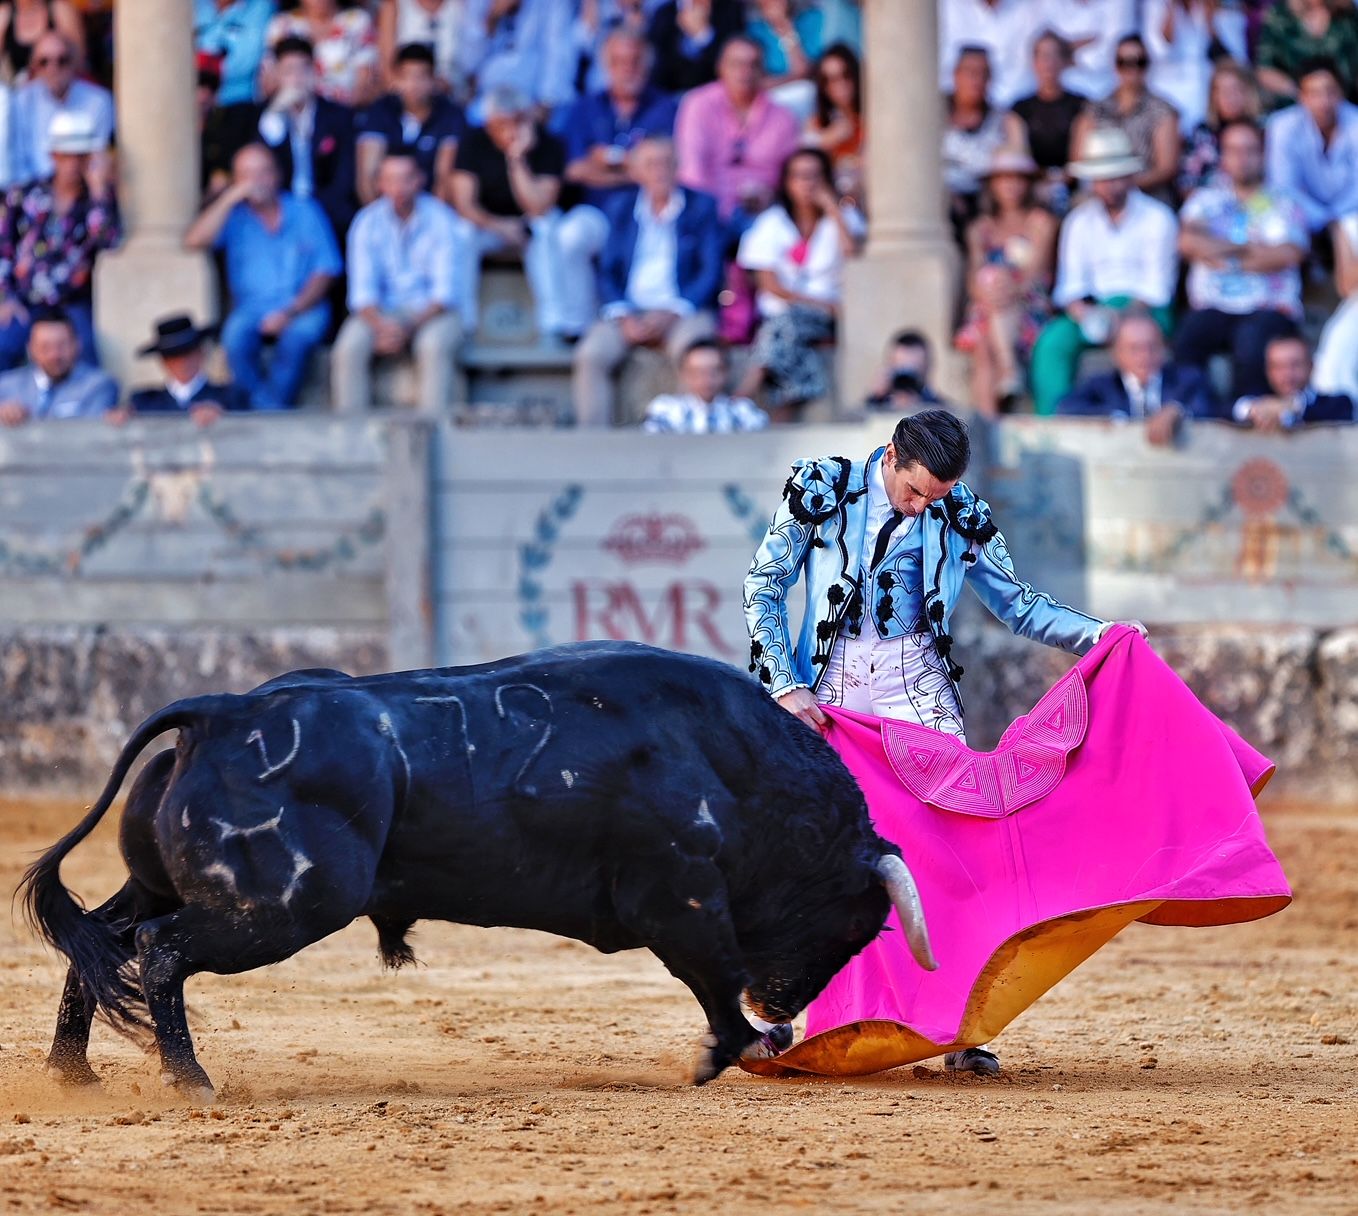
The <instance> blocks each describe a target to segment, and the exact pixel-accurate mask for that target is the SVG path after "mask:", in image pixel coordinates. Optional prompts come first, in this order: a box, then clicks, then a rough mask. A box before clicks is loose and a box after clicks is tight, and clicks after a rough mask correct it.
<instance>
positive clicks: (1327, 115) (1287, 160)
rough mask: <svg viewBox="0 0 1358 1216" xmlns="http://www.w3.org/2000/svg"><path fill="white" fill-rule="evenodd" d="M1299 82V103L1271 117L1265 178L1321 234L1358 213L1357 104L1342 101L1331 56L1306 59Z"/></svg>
mask: <svg viewBox="0 0 1358 1216" xmlns="http://www.w3.org/2000/svg"><path fill="white" fill-rule="evenodd" d="M1298 80H1299V89H1300V93H1299V96H1298V104H1297V105H1294V106H1288V107H1287V109H1285V110H1279V111H1278V112H1277V113H1276V114H1274V115H1273V117H1272V118H1270V119H1269V120H1268V128H1267V139H1266V140H1265V144H1266V147H1267V158H1266V159H1267V172H1266V178H1267V181H1268V188H1269V189H1270V190H1272V191H1275V192H1276V193H1279V194H1284V195H1287V196H1288V197H1289V198H1291V199H1292V200H1293V201H1294V202H1296V203H1297V204H1298V205H1299V206H1300V207H1301V209H1302V212H1303V214H1305V216H1306V223H1307V226H1308V227H1309V228H1310V229H1311V231H1312V232H1319V231H1320V230H1321V229H1323V228H1326V227H1328V226H1329V225H1330V224H1332V223H1334V222H1335V221H1336V220H1342V219H1343V218H1344V217H1345V216H1346V215H1352V214H1353V213H1354V212H1358V106H1355V105H1353V104H1352V103H1351V102H1348V101H1345V100H1344V91H1343V89H1342V87H1341V86H1340V83H1339V69H1338V68H1337V67H1336V66H1335V64H1334V61H1333V60H1330V59H1319V58H1318V59H1311V60H1308V61H1306V62H1305V63H1303V64H1302V65H1301V67H1300V68H1299V69H1298Z"/></svg>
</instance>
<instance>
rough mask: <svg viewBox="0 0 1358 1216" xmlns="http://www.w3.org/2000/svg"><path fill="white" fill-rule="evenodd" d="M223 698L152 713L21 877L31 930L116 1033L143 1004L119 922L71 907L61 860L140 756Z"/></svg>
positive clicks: (136, 1018) (132, 1029)
mask: <svg viewBox="0 0 1358 1216" xmlns="http://www.w3.org/2000/svg"><path fill="white" fill-rule="evenodd" d="M225 700H226V698H225V697H221V696H208V697H194V698H192V699H189V700H184V701H176V702H175V703H174V704H173V705H167V706H166V707H165V708H164V709H162V710H160V711H159V712H158V713H154V714H152V715H151V716H150V717H149V718H147V719H146V721H145V722H143V723H142V724H141V725H140V726H138V727H137V729H136V730H135V731H133V732H132V737H131V738H130V739H128V741H127V743H126V744H125V745H124V747H123V750H122V752H121V753H120V754H119V756H118V760H117V762H116V763H115V764H114V766H113V772H112V773H110V774H109V779H108V783H107V784H106V785H105V786H104V790H103V792H102V793H101V794H100V795H99V800H98V801H97V802H96V803H95V804H94V805H93V806H92V807H90V809H89V812H88V814H86V816H85V818H84V819H82V820H81V821H80V822H79V823H78V824H76V825H75V827H73V828H72V829H71V830H70V831H69V832H67V833H66V835H65V836H63V837H62V838H61V839H60V840H58V841H57V842H56V844H54V845H53V846H52V847H51V848H50V849H48V850H47V852H45V853H44V854H43V855H42V856H41V857H39V858H38V860H37V861H35V862H34V863H33V864H32V865H31V866H29V867H28V869H27V870H26V871H25V872H24V877H23V881H22V882H21V883H20V884H19V889H18V891H17V892H16V895H17V897H18V898H19V899H20V900H22V903H23V909H24V918H25V919H26V920H27V921H28V923H29V925H30V926H31V927H32V929H33V931H34V932H35V933H36V934H38V936H40V937H42V938H43V939H44V940H45V941H46V942H47V943H48V944H49V945H51V946H52V947H54V948H55V949H56V950H58V951H59V952H60V953H62V954H64V955H65V956H66V958H67V959H68V960H69V961H70V963H71V966H72V967H73V968H74V969H75V973H76V975H77V976H78V977H79V978H80V984H81V987H82V988H83V989H84V992H85V996H86V999H90V1000H93V1001H94V1003H95V1005H96V1006H97V1008H98V1010H99V1011H100V1012H101V1013H103V1014H104V1016H105V1017H106V1018H108V1020H109V1022H110V1023H111V1024H112V1025H113V1026H114V1027H115V1028H116V1029H118V1030H122V1031H125V1032H129V1033H136V1032H137V1031H138V1030H139V1029H144V1028H145V1027H146V1025H147V1022H146V1018H145V1016H144V1015H143V1014H142V1012H141V1011H142V1009H143V1008H144V1007H145V1002H144V1000H143V998H142V994H141V987H140V985H139V984H138V983H137V980H136V976H135V971H134V969H133V968H132V967H131V965H130V964H129V963H128V959H127V951H126V950H125V949H124V948H123V947H122V946H120V944H119V941H118V938H119V936H120V934H121V933H122V932H124V931H125V930H126V926H125V925H120V924H116V923H113V922H111V921H109V920H107V919H105V918H104V917H101V916H98V915H96V914H94V913H91V912H86V911H85V910H84V908H83V907H82V906H81V905H80V904H79V903H77V902H76V900H75V898H74V897H73V896H72V895H71V893H70V891H68V890H67V889H66V887H65V886H64V885H63V884H62V881H61V863H62V861H63V860H64V859H65V858H66V855H67V854H68V853H70V852H71V850H72V849H74V848H75V847H76V845H78V844H79V843H80V842H81V841H82V840H84V839H85V837H87V836H88V835H89V834H90V833H91V832H92V831H94V829H95V827H96V826H97V824H98V823H99V821H100V820H101V819H102V818H103V817H104V815H105V814H106V813H107V812H108V809H109V807H110V806H112V805H113V800H114V799H115V798H116V797H117V796H118V791H119V789H120V788H121V787H122V784H123V781H124V780H125V779H126V778H127V774H128V771H129V770H130V769H131V768H132V765H133V763H134V762H135V761H136V759H137V757H138V755H140V754H141V752H142V750H143V749H144V748H145V747H146V745H147V744H148V743H150V742H151V741H152V740H153V739H154V738H155V737H156V736H157V735H160V734H163V733H164V732H165V731H167V730H173V729H175V728H176V727H182V726H188V725H190V724H191V723H193V722H194V721H196V720H199V719H200V718H201V717H202V715H203V714H204V713H205V712H208V711H210V710H212V709H214V708H218V707H220V706H221V705H222V704H223V703H224V702H225Z"/></svg>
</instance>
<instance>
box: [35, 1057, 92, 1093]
mask: <svg viewBox="0 0 1358 1216" xmlns="http://www.w3.org/2000/svg"><path fill="white" fill-rule="evenodd" d="M47 1075H48V1076H49V1077H51V1078H52V1080H54V1081H56V1082H57V1084H58V1085H67V1086H71V1087H72V1088H74V1087H77V1086H88V1085H99V1084H100V1081H99V1074H98V1073H97V1072H95V1071H94V1069H92V1068H91V1067H90V1066H89V1062H88V1061H87V1060H79V1061H74V1060H72V1061H67V1062H64V1063H63V1062H62V1061H60V1060H48V1061H47Z"/></svg>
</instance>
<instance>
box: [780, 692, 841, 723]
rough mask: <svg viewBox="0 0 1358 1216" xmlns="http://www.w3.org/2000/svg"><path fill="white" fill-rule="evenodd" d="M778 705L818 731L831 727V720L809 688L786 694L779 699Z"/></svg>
mask: <svg viewBox="0 0 1358 1216" xmlns="http://www.w3.org/2000/svg"><path fill="white" fill-rule="evenodd" d="M778 704H779V705H781V706H782V707H783V708H784V709H785V710H787V712H788V713H790V714H792V715H793V716H794V717H797V718H800V719H801V720H802V721H803V722H805V723H806V724H807V726H810V727H813V728H815V729H816V730H824V729H825V727H826V726H828V725H829V719H828V718H827V717H826V716H825V712H824V711H823V710H822V709H821V707H820V704H819V702H817V700H816V698H815V697H814V696H813V695H812V693H811V690H810V689H809V688H794V689H793V690H792V691H791V692H785V693H784V694H783V695H782V696H781V697H779V698H778Z"/></svg>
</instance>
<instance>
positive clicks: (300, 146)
mask: <svg viewBox="0 0 1358 1216" xmlns="http://www.w3.org/2000/svg"><path fill="white" fill-rule="evenodd" d="M112 29H113V25H112V21H111V8H110V7H109V6H107V5H105V4H101V3H99V2H98V0H86V2H85V3H80V2H78V0H75V2H73V0H5V2H4V3H3V4H0V80H2V81H3V83H2V84H0V186H2V187H3V188H4V195H3V202H2V203H0V373H2V374H0V423H3V424H5V425H10V426H14V425H21V424H23V423H25V422H27V421H30V420H33V419H46V418H61V417H80V416H87V415H90V414H107V416H108V417H109V418H110V419H111V420H112V421H115V422H117V421H120V420H122V419H125V418H127V417H130V416H132V415H133V414H135V413H137V412H148V411H149V412H178V413H183V414H185V415H186V416H191V417H193V418H194V419H195V420H196V421H198V422H199V423H203V424H206V423H209V422H211V421H212V420H213V419H214V418H216V417H217V416H219V415H220V414H221V413H222V412H224V411H234V410H278V409H291V408H296V407H297V406H298V405H299V403H301V402H303V401H304V400H305V399H306V398H307V391H308V390H307V386H308V384H311V383H313V382H314V381H315V379H316V376H317V367H318V366H321V365H327V370H328V376H327V377H326V378H325V379H326V381H327V383H328V389H327V391H326V393H325V396H326V399H327V404H328V405H329V407H330V408H333V409H334V410H336V411H339V412H344V413H356V412H362V411H366V410H368V409H370V408H372V405H373V402H374V399H375V396H377V395H378V394H376V393H375V389H374V379H373V369H374V367H375V366H377V365H379V364H381V363H382V362H383V361H395V360H409V361H411V362H412V363H413V365H414V371H415V380H416V384H417V391H416V395H415V399H414V401H413V403H412V404H414V405H415V406H416V408H419V409H422V410H424V411H427V412H429V413H434V414H437V413H441V412H445V411H446V410H447V409H448V407H449V405H450V403H453V402H457V401H459V400H460V398H461V397H462V396H463V395H464V394H465V384H464V381H463V380H462V376H461V370H460V369H461V367H462V365H463V363H464V361H465V358H466V355H467V352H468V351H469V350H470V349H471V348H472V347H473V346H474V344H475V343H476V342H477V340H478V334H480V333H481V331H482V329H483V328H484V326H483V318H482V317H481V315H480V313H481V310H482V301H483V297H484V293H483V289H482V286H483V285H482V282H481V278H482V269H483V266H488V265H490V266H495V267H498V268H504V267H509V268H511V269H512V272H513V273H515V274H518V275H521V276H522V279H523V281H524V283H525V284H526V291H527V298H529V299H530V300H531V305H530V307H531V312H532V318H533V322H534V326H533V329H534V335H535V336H534V338H533V346H534V350H535V351H536V352H537V355H536V356H535V357H538V356H540V357H541V358H543V359H546V360H551V359H557V360H559V361H560V362H562V363H563V364H564V365H566V366H568V367H569V369H570V378H571V392H570V403H571V410H570V415H571V417H572V420H573V421H574V423H575V424H576V425H579V426H595V427H601V426H610V425H641V426H644V427H645V428H646V429H649V430H653V431H694V430H714V431H729V430H743V429H752V428H760V427H764V426H768V425H770V424H783V423H790V422H796V421H798V420H800V419H801V418H803V417H804V416H806V414H807V411H808V407H809V406H811V405H812V404H813V403H815V402H817V401H822V400H824V399H826V398H827V397H831V396H833V395H834V393H835V387H834V379H833V360H832V352H833V349H834V342H835V338H836V324H837V318H838V314H839V305H840V300H841V293H842V282H843V273H844V267H845V264H846V261H847V260H848V259H851V258H854V257H856V256H858V255H859V254H860V253H861V251H862V248H863V244H864V241H865V238H866V235H867V232H868V228H869V225H870V224H871V221H872V214H873V212H872V184H871V181H870V180H867V176H868V175H867V174H865V171H864V170H865V164H864V148H865V141H867V140H870V139H871V137H872V133H871V132H870V131H867V130H865V124H864V106H863V103H862V74H863V56H864V48H863V45H862V42H863V38H862V20H861V13H860V11H859V7H858V5H857V4H856V3H855V2H854V0H374V2H372V3H340V2H339V0H293V2H292V3H286V2H285V3H280V4H275V3H274V0H195V4H194V42H195V45H196V56H197V59H196V71H197V107H198V115H197V118H198V126H199V130H200V133H201V190H202V210H201V212H200V213H199V215H198V216H197V218H196V220H195V221H194V222H193V223H192V225H191V226H190V228H189V230H188V232H187V233H186V235H185V238H184V239H185V243H186V245H187V246H188V247H189V248H191V249H197V250H204V251H211V253H212V254H213V256H214V257H215V258H216V260H217V264H218V267H219V272H220V275H221V285H222V297H223V301H224V303H223V310H222V322H221V324H220V326H207V325H205V324H203V322H204V321H205V318H196V317H192V316H189V315H187V314H186V313H185V311H184V308H185V305H184V303H183V302H182V301H176V300H173V299H166V300H165V301H164V302H163V304H164V308H163V312H164V317H163V319H162V320H161V322H160V323H159V324H158V325H157V326H156V329H155V332H154V333H153V334H148V335H147V337H148V342H147V345H146V346H145V347H144V348H143V353H147V354H153V355H156V356H158V357H159V359H160V361H161V363H162V365H163V368H164V377H163V381H162V382H160V383H156V384H154V385H145V386H132V385H118V384H116V383H114V382H113V381H112V380H111V379H110V377H109V376H108V375H106V374H105V373H104V372H102V371H101V370H100V369H99V367H98V341H97V335H96V333H95V328H94V322H93V317H92V309H91V285H92V280H93V274H94V267H95V263H96V261H97V259H98V258H99V257H100V256H101V255H102V254H103V253H104V252H105V251H107V250H109V249H111V248H113V247H115V246H116V245H117V243H118V242H119V239H120V231H121V225H120V219H119V211H118V202H117V196H118V185H117V181H118V167H117V117H116V114H115V106H114V101H113V96H112V93H111V91H110V90H111V86H112V73H113V68H114V63H115V47H114V46H113V45H112ZM938 29H939V48H938V49H939V72H940V80H941V82H942V84H943V87H944V91H945V95H944V96H943V97H942V98H941V99H940V102H939V104H940V105H941V106H942V107H943V110H944V114H943V121H942V130H943V137H942V144H941V147H940V149H939V154H940V160H941V186H942V188H943V189H944V190H945V191H946V195H947V202H946V214H947V216H948V219H949V222H950V225H951V230H952V234H953V238H954V240H955V242H956V246H957V250H958V255H959V256H958V265H959V268H960V269H959V291H958V298H959V299H960V301H961V306H960V307H959V309H958V315H957V317H956V318H955V321H956V326H955V338H954V343H953V345H954V350H953V351H950V352H949V351H937V350H931V349H930V346H929V343H928V342H927V341H926V340H925V339H924V337H923V336H922V335H921V334H920V333H919V332H918V331H914V330H909V329H905V330H902V331H901V332H900V333H898V334H897V335H896V336H895V337H894V338H893V340H892V342H891V344H890V349H889V350H888V351H887V352H886V353H885V357H884V360H883V364H882V368H881V370H880V374H879V377H878V383H877V385H876V387H875V390H874V392H873V393H872V395H871V396H870V398H869V400H868V401H867V402H865V403H863V405H864V407H865V408H868V409H890V410H893V411H900V410H904V409H908V408H911V407H912V406H914V405H918V404H920V403H924V404H933V403H936V402H938V401H939V400H940V395H939V393H938V391H937V389H936V388H935V386H934V381H935V378H936V376H937V371H938V368H939V366H940V365H941V364H942V361H943V360H945V359H950V358H957V359H962V360H965V369H966V370H965V373H964V382H965V383H966V384H967V385H968V392H967V393H966V394H955V395H956V396H962V397H964V399H963V400H961V401H959V404H960V405H962V406H964V407H971V408H974V409H976V410H978V411H980V412H982V413H984V414H988V415H994V414H999V413H1009V412H1015V411H1035V412H1036V413H1038V414H1043V415H1047V414H1056V413H1073V414H1086V415H1104V416H1115V417H1126V418H1129V419H1135V420H1137V421H1138V422H1144V424H1145V426H1146V428H1147V434H1148V435H1149V437H1150V438H1151V440H1152V441H1153V442H1157V443H1159V442H1169V441H1170V440H1171V439H1172V438H1173V436H1174V434H1175V433H1176V432H1177V430H1178V429H1179V427H1180V425H1181V424H1182V422H1183V421H1184V420H1185V419H1186V418H1190V417H1199V418H1205V419H1218V420H1222V421H1225V422H1229V423H1232V424H1235V425H1240V426H1252V427H1256V428H1259V429H1265V430H1284V429H1287V428H1290V427H1295V426H1299V425H1303V424H1306V423H1308V422H1316V421H1352V420H1353V417H1354V406H1353V398H1354V397H1355V396H1358V106H1355V105H1354V104H1353V101H1352V99H1353V98H1354V96H1355V94H1358V11H1356V10H1355V8H1354V4H1353V2H1352V0H938ZM116 50H117V53H118V55H119V56H120V61H121V63H122V65H123V67H124V68H125V69H130V70H136V71H154V70H155V65H154V64H147V63H140V62H138V60H137V48H136V47H119V48H116ZM866 53H867V56H868V57H869V58H870V57H871V48H870V47H869V48H868V50H867V52H866ZM873 151H874V155H875V156H890V149H881V148H874V150H873ZM214 344H219V349H214ZM643 349H644V350H651V351H655V352H659V353H660V354H662V355H663V356H664V358H665V359H666V360H667V361H668V364H669V367H670V368H671V369H672V379H673V383H672V384H671V385H670V386H669V388H670V389H671V390H672V391H665V392H661V393H658V394H654V395H651V396H648V398H647V399H646V400H641V401H631V400H626V399H624V397H623V395H622V394H620V392H619V373H620V369H622V367H623V366H624V364H625V363H626V361H627V360H628V359H629V357H631V356H632V354H633V353H634V352H636V351H638V350H643Z"/></svg>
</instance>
